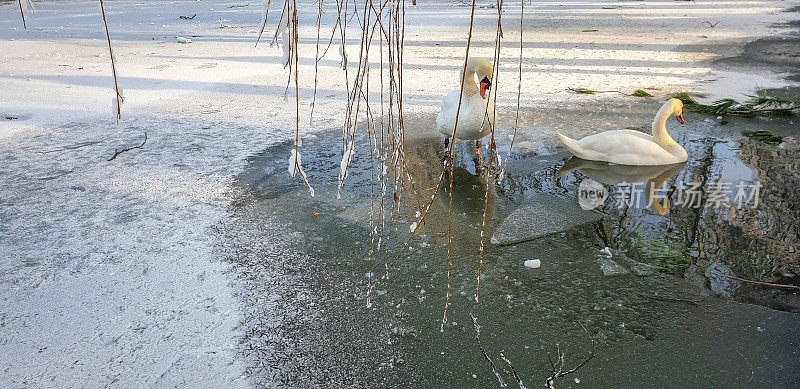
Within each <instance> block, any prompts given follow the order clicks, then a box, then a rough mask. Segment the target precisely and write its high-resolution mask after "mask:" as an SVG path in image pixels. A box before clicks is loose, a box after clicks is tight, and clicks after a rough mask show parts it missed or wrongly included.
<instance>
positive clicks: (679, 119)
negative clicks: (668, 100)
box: [675, 112, 686, 124]
mask: <svg viewBox="0 0 800 389" xmlns="http://www.w3.org/2000/svg"><path fill="white" fill-rule="evenodd" d="M675 118H676V119H678V122H680V123H681V124H686V119H684V118H683V112H681V114H680V115H678V116H676V117H675Z"/></svg>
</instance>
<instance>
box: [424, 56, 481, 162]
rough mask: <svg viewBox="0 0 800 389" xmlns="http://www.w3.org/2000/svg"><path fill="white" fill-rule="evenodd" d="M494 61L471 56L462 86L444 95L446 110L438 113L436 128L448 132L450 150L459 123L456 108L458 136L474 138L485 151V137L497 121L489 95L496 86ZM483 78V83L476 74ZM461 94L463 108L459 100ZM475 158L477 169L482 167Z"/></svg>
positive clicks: (477, 150) (445, 145) (478, 152)
mask: <svg viewBox="0 0 800 389" xmlns="http://www.w3.org/2000/svg"><path fill="white" fill-rule="evenodd" d="M493 70H494V69H493V68H492V63H491V62H489V61H488V60H486V59H483V58H470V59H469V60H467V67H466V69H465V71H464V74H463V84H462V85H461V90H456V91H452V92H450V93H449V94H448V95H447V97H445V98H444V102H443V103H442V111H441V112H439V116H437V117H436V129H437V130H439V132H440V133H441V134H442V135H444V148H445V150H446V151H449V147H450V137H452V136H453V128H454V127H455V125H456V111H458V128H457V129H456V133H455V137H456V139H461V140H474V141H475V153H476V154H477V155H480V153H481V151H480V150H481V141H480V140H481V139H482V138H483V137H485V136H486V135H489V133H490V132H491V130H492V126H493V125H494V123H495V117H494V104H492V102H491V99H490V98H489V93H488V91H489V88H491V86H492V77H493V73H494V71H493ZM476 76H477V78H478V79H479V80H480V86H478V84H477V83H476V82H475V78H476ZM460 96H461V110H460V111H459V108H458V100H459V97H460ZM477 155H476V158H475V159H474V161H475V166H476V169H478V170H480V164H479V159H478V158H477Z"/></svg>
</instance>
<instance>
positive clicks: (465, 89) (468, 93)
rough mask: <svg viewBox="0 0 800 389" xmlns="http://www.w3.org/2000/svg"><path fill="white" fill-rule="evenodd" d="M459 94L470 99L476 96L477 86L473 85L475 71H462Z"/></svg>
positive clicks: (468, 69)
mask: <svg viewBox="0 0 800 389" xmlns="http://www.w3.org/2000/svg"><path fill="white" fill-rule="evenodd" d="M461 81H462V84H461V93H462V94H463V95H464V97H472V96H475V95H476V94H478V92H479V89H478V84H476V83H475V70H473V69H470V68H467V69H466V70H464V77H463V78H462V79H461Z"/></svg>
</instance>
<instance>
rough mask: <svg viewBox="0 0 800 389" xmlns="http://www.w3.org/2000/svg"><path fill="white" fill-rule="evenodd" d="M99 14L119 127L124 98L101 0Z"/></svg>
mask: <svg viewBox="0 0 800 389" xmlns="http://www.w3.org/2000/svg"><path fill="white" fill-rule="evenodd" d="M100 12H102V13H103V25H105V28H106V41H107V42H108V54H109V56H110V57H111V73H112V74H113V75H114V91H115V92H116V93H117V95H116V99H117V102H116V104H115V105H114V108H115V111H116V114H117V126H119V125H120V122H121V121H122V102H123V101H124V100H125V98H124V97H122V91H121V90H120V87H119V81H118V80H117V65H116V62H115V58H114V50H113V49H112V48H111V35H110V34H109V33H108V20H107V19H106V7H105V5H104V4H103V0H100ZM115 157H116V155H115ZM112 159H114V158H112Z"/></svg>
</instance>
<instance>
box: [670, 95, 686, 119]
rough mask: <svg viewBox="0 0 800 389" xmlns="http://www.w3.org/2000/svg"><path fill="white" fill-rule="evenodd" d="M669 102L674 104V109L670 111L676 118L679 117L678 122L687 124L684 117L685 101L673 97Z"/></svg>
mask: <svg viewBox="0 0 800 389" xmlns="http://www.w3.org/2000/svg"><path fill="white" fill-rule="evenodd" d="M667 104H669V105H670V106H672V111H670V113H671V114H673V115H675V118H676V119H678V122H680V123H681V124H686V119H684V118H683V101H681V100H680V99H675V98H673V99H669V101H667Z"/></svg>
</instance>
